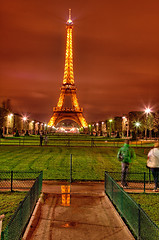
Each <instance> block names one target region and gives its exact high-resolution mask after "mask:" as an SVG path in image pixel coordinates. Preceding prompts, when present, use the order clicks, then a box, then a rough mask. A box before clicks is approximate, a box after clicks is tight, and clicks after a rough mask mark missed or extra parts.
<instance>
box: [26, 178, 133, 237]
mask: <svg viewBox="0 0 159 240" xmlns="http://www.w3.org/2000/svg"><path fill="white" fill-rule="evenodd" d="M26 235H27V237H25V239H27V240H28V239H29V240H45V239H46V240H54V239H55V240H63V239H65V240H72V239H75V240H95V239H98V240H104V239H107V240H114V239H118V240H120V239H122V240H129V239H130V240H131V239H134V238H133V236H132V235H131V233H130V232H129V230H128V228H127V227H126V225H125V224H124V222H123V221H122V220H121V218H120V216H119V215H118V213H117V212H116V210H115V209H114V207H113V205H112V204H111V202H110V201H109V199H108V197H107V196H106V195H105V193H104V183H92V182H86V183H73V184H72V185H71V186H70V185H65V184H64V183H58V182H49V181H48V182H44V183H43V197H42V200H41V201H40V204H39V206H38V208H37V210H36V213H34V214H33V217H32V218H31V223H30V225H29V227H28V229H27V234H25V236H26Z"/></svg>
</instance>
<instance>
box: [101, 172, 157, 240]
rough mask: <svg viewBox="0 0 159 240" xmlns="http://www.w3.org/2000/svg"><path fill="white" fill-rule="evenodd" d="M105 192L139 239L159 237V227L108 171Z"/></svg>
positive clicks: (154, 239) (146, 239) (155, 238)
mask: <svg viewBox="0 0 159 240" xmlns="http://www.w3.org/2000/svg"><path fill="white" fill-rule="evenodd" d="M105 193H106V194H107V195H108V197H109V198H110V200H111V201H112V202H113V204H114V205H115V206H116V208H117V209H118V211H119V212H120V214H121V216H122V217H124V219H125V220H126V222H127V223H128V225H129V227H130V229H131V230H132V231H133V233H134V234H135V235H136V237H137V238H138V239H141V240H150V239H153V240H158V239H159V228H158V227H157V226H156V225H155V224H154V223H153V222H152V221H151V219H150V218H149V217H148V216H147V214H146V213H145V212H144V211H143V209H142V208H141V207H140V205H138V204H137V203H136V202H135V201H134V200H133V199H132V198H131V197H130V196H129V195H128V194H127V193H126V192H125V191H124V190H123V189H122V188H121V187H120V186H119V185H118V184H117V183H116V182H115V180H114V179H113V178H112V177H111V176H110V175H109V174H108V173H107V172H105Z"/></svg>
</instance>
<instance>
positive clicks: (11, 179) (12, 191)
mask: <svg viewBox="0 0 159 240" xmlns="http://www.w3.org/2000/svg"><path fill="white" fill-rule="evenodd" d="M11 192H13V171H11Z"/></svg>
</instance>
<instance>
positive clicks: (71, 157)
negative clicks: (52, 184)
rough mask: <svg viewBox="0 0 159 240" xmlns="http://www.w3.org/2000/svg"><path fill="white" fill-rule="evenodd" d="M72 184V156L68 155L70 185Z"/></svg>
mask: <svg viewBox="0 0 159 240" xmlns="http://www.w3.org/2000/svg"><path fill="white" fill-rule="evenodd" d="M71 182H72V154H70V183H71Z"/></svg>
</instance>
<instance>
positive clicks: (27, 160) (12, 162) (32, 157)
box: [0, 146, 148, 180]
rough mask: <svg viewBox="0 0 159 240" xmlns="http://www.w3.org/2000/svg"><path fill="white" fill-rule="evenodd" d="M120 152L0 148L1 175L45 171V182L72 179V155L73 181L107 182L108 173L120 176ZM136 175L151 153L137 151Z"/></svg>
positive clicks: (111, 150) (133, 170)
mask: <svg viewBox="0 0 159 240" xmlns="http://www.w3.org/2000/svg"><path fill="white" fill-rule="evenodd" d="M117 151H118V148H111V147H110V148H96V147H94V148H91V147H87V148H85V147H80V148H78V147H74V148H69V147H13V146H0V171H2V170H9V171H11V170H13V171H18V170H24V171H32V170H37V171H38V170H43V172H44V175H43V178H44V179H69V176H70V154H72V159H73V179H86V180H87V179H88V180H103V179H104V171H113V172H120V171H121V166H120V162H119V161H118V160H117V158H116V155H117ZM135 152H136V156H137V157H136V159H135V160H134V161H133V163H132V164H131V171H132V172H136V171H137V172H144V171H145V170H146V168H145V165H146V159H147V152H148V149H143V148H138V149H137V148H136V149H135Z"/></svg>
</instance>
